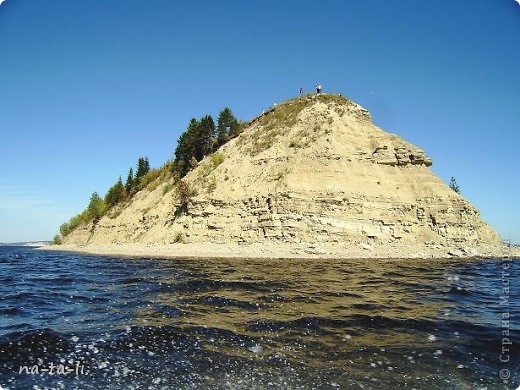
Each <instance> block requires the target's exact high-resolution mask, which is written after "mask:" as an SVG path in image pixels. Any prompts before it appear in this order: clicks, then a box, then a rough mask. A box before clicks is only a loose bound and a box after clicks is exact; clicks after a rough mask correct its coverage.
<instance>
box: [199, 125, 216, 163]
mask: <svg viewBox="0 0 520 390" xmlns="http://www.w3.org/2000/svg"><path fill="white" fill-rule="evenodd" d="M214 133H215V122H214V121H213V118H212V117H211V115H206V116H205V117H203V118H201V120H200V126H199V128H198V132H197V137H196V142H195V145H196V146H195V158H196V159H197V161H200V160H202V159H203V158H204V156H206V155H207V154H209V153H211V152H212V139H213V134H214Z"/></svg>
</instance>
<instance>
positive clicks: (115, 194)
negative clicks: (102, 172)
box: [105, 176, 126, 208]
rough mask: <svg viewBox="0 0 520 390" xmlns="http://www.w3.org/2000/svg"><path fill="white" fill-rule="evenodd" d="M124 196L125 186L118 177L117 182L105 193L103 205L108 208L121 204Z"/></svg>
mask: <svg viewBox="0 0 520 390" xmlns="http://www.w3.org/2000/svg"><path fill="white" fill-rule="evenodd" d="M125 195H126V190H125V186H124V185H123V181H122V180H121V176H119V180H118V181H117V183H116V184H114V185H113V186H112V187H110V189H109V190H108V191H107V193H106V195H105V203H106V205H107V206H108V207H109V208H110V207H113V206H115V205H116V204H118V203H119V202H121V201H122V200H123V199H124V198H125Z"/></svg>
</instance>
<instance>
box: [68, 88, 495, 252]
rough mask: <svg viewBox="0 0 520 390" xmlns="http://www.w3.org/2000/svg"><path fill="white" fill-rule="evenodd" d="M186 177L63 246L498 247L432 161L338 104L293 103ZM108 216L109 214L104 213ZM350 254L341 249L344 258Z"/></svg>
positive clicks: (360, 112) (354, 108) (330, 100)
mask: <svg viewBox="0 0 520 390" xmlns="http://www.w3.org/2000/svg"><path fill="white" fill-rule="evenodd" d="M219 153H221V154H222V155H223V156H224V161H223V162H222V163H221V164H219V165H215V164H214V162H212V160H211V158H206V159H205V160H203V161H202V162H201V163H200V164H199V166H198V167H197V168H196V169H194V170H193V171H192V172H190V173H189V174H188V175H187V177H186V178H185V180H186V181H187V182H188V184H189V186H190V187H191V188H192V189H193V190H194V192H197V195H195V196H192V197H191V198H190V199H189V201H188V202H187V203H184V204H181V202H180V200H179V199H178V195H177V193H176V191H175V190H172V191H167V189H168V186H171V183H164V184H163V185H160V186H158V187H157V188H156V189H154V190H153V191H147V190H144V191H141V192H140V193H138V194H137V195H136V197H135V198H134V199H133V201H132V203H130V204H129V205H128V206H127V207H125V208H124V209H120V210H115V211H114V212H113V213H112V214H109V216H106V217H104V218H102V219H101V220H100V221H99V222H98V223H97V224H96V225H95V226H92V225H91V226H84V227H80V228H78V229H77V230H76V231H74V232H73V233H72V234H71V235H70V236H68V237H67V238H66V242H67V243H68V244H87V243H94V244H108V243H130V242H142V243H150V244H152V243H161V244H169V243H174V242H192V243H205V242H207V243H220V244H226V243H228V244H237V243H243V244H251V243H264V244H265V245H269V243H272V244H273V245H274V244H280V243H287V244H293V245H301V244H305V245H311V246H312V245H314V244H317V245H319V244H327V243H333V244H338V245H339V244H341V245H344V246H345V248H348V247H349V246H352V247H356V248H362V250H365V251H370V250H371V248H372V246H373V245H385V244H396V243H397V244H399V245H406V244H409V245H414V244H415V243H421V244H425V245H431V246H444V247H462V246H465V247H477V246H478V245H480V244H482V243H486V244H499V243H500V240H499V237H498V235H497V234H496V233H495V232H494V231H493V230H492V229H491V228H490V227H489V226H488V225H486V224H485V223H484V222H483V221H482V220H481V218H480V216H479V213H478V211H477V210H476V209H475V208H474V207H473V206H472V205H471V204H470V203H469V202H468V201H466V200H465V199H463V198H462V197H461V196H460V195H458V194H457V193H455V192H454V191H452V190H451V189H450V188H449V187H448V186H447V185H446V184H445V183H444V182H442V181H441V180H440V179H439V178H437V177H436V176H435V175H434V174H433V173H432V172H431V171H430V169H429V167H430V166H431V165H432V160H431V159H430V158H429V157H428V156H427V155H426V154H425V153H424V151H423V150H422V149H420V148H418V147H416V146H414V145H412V144H410V143H408V142H406V141H405V140H403V139H402V138H400V137H398V136H396V135H393V134H389V133H386V132H384V131H383V130H381V129H379V128H378V127H376V126H375V125H374V124H373V123H372V120H371V117H370V114H369V113H368V111H366V110H365V109H363V108H362V107H360V106H359V105H357V104H356V103H354V102H352V101H350V100H348V99H345V98H340V97H337V96H331V95H321V96H310V97H304V98H298V99H293V100H290V101H288V102H285V103H282V104H280V105H278V106H277V107H276V108H275V109H273V110H270V111H268V112H266V113H264V114H263V115H260V116H259V117H257V118H255V120H253V121H252V122H251V123H250V125H249V127H248V128H247V129H246V130H245V131H244V132H243V133H242V134H241V135H240V136H239V137H238V138H236V139H234V140H232V141H230V142H229V143H227V144H226V145H224V146H223V147H222V148H221V149H220V150H219ZM110 215H112V216H110ZM345 250H348V249H345Z"/></svg>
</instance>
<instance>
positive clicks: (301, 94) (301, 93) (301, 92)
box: [300, 87, 303, 96]
mask: <svg viewBox="0 0 520 390" xmlns="http://www.w3.org/2000/svg"><path fill="white" fill-rule="evenodd" d="M300 96H303V88H302V87H300Z"/></svg>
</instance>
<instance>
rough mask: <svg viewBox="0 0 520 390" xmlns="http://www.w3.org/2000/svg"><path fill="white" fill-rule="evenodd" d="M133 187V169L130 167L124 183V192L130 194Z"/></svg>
mask: <svg viewBox="0 0 520 390" xmlns="http://www.w3.org/2000/svg"><path fill="white" fill-rule="evenodd" d="M133 188H134V170H133V169H132V168H130V170H129V171H128V176H127V178H126V184H125V189H126V193H127V194H130V193H131V192H132V189H133Z"/></svg>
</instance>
